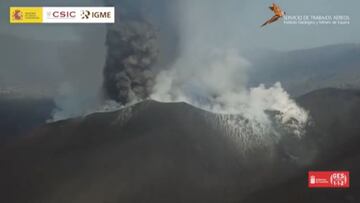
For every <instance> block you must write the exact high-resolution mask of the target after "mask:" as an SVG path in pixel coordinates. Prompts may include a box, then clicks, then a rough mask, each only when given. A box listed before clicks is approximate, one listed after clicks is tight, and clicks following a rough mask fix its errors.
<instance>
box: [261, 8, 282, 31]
mask: <svg viewBox="0 0 360 203" xmlns="http://www.w3.org/2000/svg"><path fill="white" fill-rule="evenodd" d="M269 8H270V10H272V11H273V12H274V13H275V15H274V16H273V17H272V18H270V19H269V20H268V21H266V22H265V23H264V24H262V25H261V27H264V26H265V25H267V24H271V23H273V22H275V21H277V20H279V19H280V18H282V17H283V16H284V15H286V12H283V11H282V10H281V8H280V6H278V5H276V4H275V3H273V4H272V5H271V6H270V7H269Z"/></svg>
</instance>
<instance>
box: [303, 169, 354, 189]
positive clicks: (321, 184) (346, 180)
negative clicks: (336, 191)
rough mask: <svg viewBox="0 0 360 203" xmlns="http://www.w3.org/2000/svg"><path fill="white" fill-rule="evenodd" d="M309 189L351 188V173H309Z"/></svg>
mask: <svg viewBox="0 0 360 203" xmlns="http://www.w3.org/2000/svg"><path fill="white" fill-rule="evenodd" d="M308 186H309V188H349V187H350V172H349V171H309V174H308Z"/></svg>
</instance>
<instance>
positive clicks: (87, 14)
mask: <svg viewBox="0 0 360 203" xmlns="http://www.w3.org/2000/svg"><path fill="white" fill-rule="evenodd" d="M90 15H91V12H90V11H89V10H83V11H81V19H89V18H90Z"/></svg>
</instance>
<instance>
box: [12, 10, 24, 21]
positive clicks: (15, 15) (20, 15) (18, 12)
mask: <svg viewBox="0 0 360 203" xmlns="http://www.w3.org/2000/svg"><path fill="white" fill-rule="evenodd" d="M12 17H13V19H14V20H22V19H23V12H22V11H21V10H15V11H14V12H13V14H12Z"/></svg>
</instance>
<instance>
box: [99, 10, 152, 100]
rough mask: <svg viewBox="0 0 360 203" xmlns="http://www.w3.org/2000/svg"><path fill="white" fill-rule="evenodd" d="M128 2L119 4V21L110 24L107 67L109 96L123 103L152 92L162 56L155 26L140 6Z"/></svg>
mask: <svg viewBox="0 0 360 203" xmlns="http://www.w3.org/2000/svg"><path fill="white" fill-rule="evenodd" d="M124 5H126V4H125V3H124ZM127 6H128V7H127V10H126V9H124V8H123V7H121V8H119V6H118V7H117V9H118V8H119V9H118V10H117V13H118V14H117V16H116V23H115V24H113V25H110V26H108V28H107V36H106V45H107V58H106V64H105V68H104V92H105V96H106V97H107V98H109V99H112V100H115V101H117V102H120V103H122V104H126V103H128V102H130V101H132V100H135V99H145V98H147V97H148V96H149V94H150V90H151V89H152V86H153V81H154V75H155V74H154V72H153V70H152V66H154V64H155V63H156V62H157V59H158V57H159V42H158V33H157V31H156V29H155V26H154V25H152V24H151V23H150V22H149V21H147V20H146V19H145V18H144V17H143V16H142V15H141V12H140V10H141V7H140V6H139V7H137V8H136V7H131V5H130V6H129V5H127ZM132 6H133V5H132Z"/></svg>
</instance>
